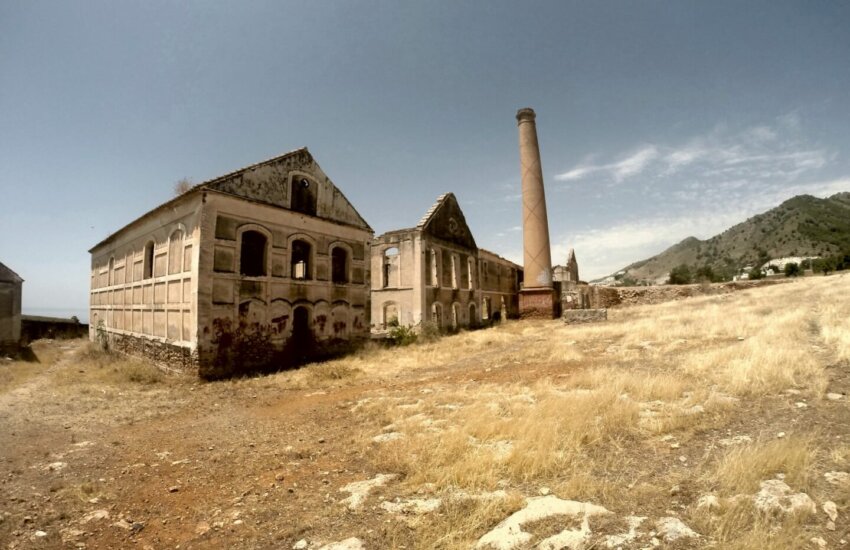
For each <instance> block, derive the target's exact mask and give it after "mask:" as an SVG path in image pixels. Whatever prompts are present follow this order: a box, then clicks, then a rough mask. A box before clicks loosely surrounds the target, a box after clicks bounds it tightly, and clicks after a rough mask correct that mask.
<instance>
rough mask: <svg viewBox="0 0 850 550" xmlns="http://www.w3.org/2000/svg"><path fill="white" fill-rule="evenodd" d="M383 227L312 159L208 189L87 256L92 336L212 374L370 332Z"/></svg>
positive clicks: (315, 350)
mask: <svg viewBox="0 0 850 550" xmlns="http://www.w3.org/2000/svg"><path fill="white" fill-rule="evenodd" d="M372 235H373V232H372V229H371V228H370V227H369V225H368V224H367V223H366V221H365V220H364V219H363V218H362V217H361V216H360V214H359V213H358V212H357V211H356V210H355V209H354V207H353V206H352V205H351V203H349V202H348V200H347V199H346V198H345V196H344V195H343V194H342V193H341V192H340V190H339V189H338V188H337V187H336V186H335V185H334V184H333V182H331V180H330V179H329V178H328V177H327V176H326V175H325V173H324V172H323V171H322V169H321V168H320V167H319V165H318V163H316V161H315V160H314V159H313V157H312V155H311V154H310V153H309V151H308V150H307V149H306V148H304V149H299V150H296V151H293V152H291V153H287V154H285V155H282V156H279V157H276V158H273V159H270V160H267V161H264V162H261V163H258V164H254V165H251V166H248V167H246V168H242V169H240V170H237V171H235V172H231V173H229V174H226V175H224V176H221V177H219V178H215V179H213V180H210V181H208V182H205V183H202V184H200V185H197V186H195V187H193V188H192V189H190V190H189V191H187V192H186V193H184V194H183V195H180V196H178V197H176V198H175V199H172V200H171V201H169V202H167V203H165V204H163V205H161V206H159V207H158V208H156V209H154V210H152V211H150V212H148V213H147V214H145V215H144V216H142V217H140V218H138V219H137V220H135V221H133V222H132V223H130V224H129V225H127V226H126V227H124V228H123V229H121V230H119V231H118V232H116V233H114V234H113V235H111V236H110V237H108V238H107V239H105V240H104V241H103V242H101V243H99V244H98V245H96V246H95V247H94V248H92V249H91V250H90V252H91V255H92V274H91V311H90V326H91V329H90V335H91V338H92V339H101V340H104V341H106V342H108V343H109V344H110V345H112V346H113V347H115V348H117V349H119V350H122V351H125V352H128V353H132V354H137V355H142V356H145V357H149V358H152V359H154V360H155V361H157V362H159V363H161V364H164V365H168V366H171V367H175V368H180V369H189V370H197V371H198V373H199V374H200V375H201V376H204V377H218V376H225V375H232V374H236V373H239V372H244V371H248V370H256V369H261V368H276V367H280V366H285V365H287V364H290V363H297V362H301V361H303V360H305V359H307V358H310V357H316V356H322V355H325V354H329V353H331V352H333V351H335V350H337V349H338V348H344V347H346V346H347V345H348V344H350V343H352V342H353V341H356V340H358V339H361V338H365V337H368V334H369V324H370V323H369V265H368V260H367V258H368V254H369V243H370V240H371V238H372Z"/></svg>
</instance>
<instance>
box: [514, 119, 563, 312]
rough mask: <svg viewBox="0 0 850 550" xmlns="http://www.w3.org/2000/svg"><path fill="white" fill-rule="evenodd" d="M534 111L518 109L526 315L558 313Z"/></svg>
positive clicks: (522, 299) (522, 294) (523, 306)
mask: <svg viewBox="0 0 850 550" xmlns="http://www.w3.org/2000/svg"><path fill="white" fill-rule="evenodd" d="M535 116H536V115H535V114H534V110H533V109H530V108H525V109H520V110H519V111H517V114H516V119H517V126H519V160H520V174H521V175H522V244H523V264H524V265H523V271H524V274H523V288H522V291H520V295H519V310H520V316H521V317H523V318H531V317H544V318H548V319H551V318H552V317H554V315H555V311H556V300H555V292H554V288H553V285H552V256H551V251H550V248H549V218H548V216H547V215H546V195H545V193H544V191H543V168H542V167H541V165H540V148H539V146H538V144H537V126H536V124H535V122H534V119H535Z"/></svg>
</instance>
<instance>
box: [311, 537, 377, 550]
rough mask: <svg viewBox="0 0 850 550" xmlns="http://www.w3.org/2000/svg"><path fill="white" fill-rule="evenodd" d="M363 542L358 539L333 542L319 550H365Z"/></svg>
mask: <svg viewBox="0 0 850 550" xmlns="http://www.w3.org/2000/svg"><path fill="white" fill-rule="evenodd" d="M365 548H366V547H365V546H364V545H363V541H362V540H360V539H358V538H357V537H350V538H347V539H345V540H341V541H339V542H332V543H330V544H326V545H324V546H322V547H321V548H319V550H365Z"/></svg>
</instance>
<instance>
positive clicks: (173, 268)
mask: <svg viewBox="0 0 850 550" xmlns="http://www.w3.org/2000/svg"><path fill="white" fill-rule="evenodd" d="M182 269H183V231H181V230H180V229H178V230H177V231H175V232H174V233H172V234H171V237H169V238H168V274H169V275H173V274H175V273H180V271H182Z"/></svg>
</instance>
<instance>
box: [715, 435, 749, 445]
mask: <svg viewBox="0 0 850 550" xmlns="http://www.w3.org/2000/svg"><path fill="white" fill-rule="evenodd" d="M752 442H753V438H752V437H750V436H748V435H736V436H734V437H730V438H726V439H721V440H720V441H718V443H720V444H721V445H722V446H724V447H731V446H732V445H740V444H742V443H752Z"/></svg>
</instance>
